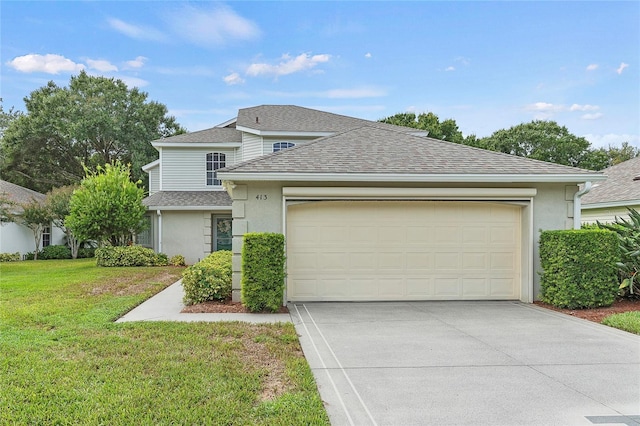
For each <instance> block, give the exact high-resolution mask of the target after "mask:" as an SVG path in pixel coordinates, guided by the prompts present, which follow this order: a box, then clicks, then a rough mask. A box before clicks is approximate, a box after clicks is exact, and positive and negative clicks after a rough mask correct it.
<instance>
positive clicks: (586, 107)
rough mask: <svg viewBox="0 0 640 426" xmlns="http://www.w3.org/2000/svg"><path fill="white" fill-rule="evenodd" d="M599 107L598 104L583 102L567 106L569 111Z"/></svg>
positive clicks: (597, 108)
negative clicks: (583, 103)
mask: <svg viewBox="0 0 640 426" xmlns="http://www.w3.org/2000/svg"><path fill="white" fill-rule="evenodd" d="M599 109H600V107H599V106H597V105H589V104H585V105H578V104H573V105H571V106H570V107H569V111H597V110H599Z"/></svg>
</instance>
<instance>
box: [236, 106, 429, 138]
mask: <svg viewBox="0 0 640 426" xmlns="http://www.w3.org/2000/svg"><path fill="white" fill-rule="evenodd" d="M236 126H240V127H244V128H249V129H253V130H256V131H267V132H310V133H314V132H316V133H337V132H344V131H346V130H351V129H355V128H358V127H362V126H371V127H376V128H381V129H389V130H396V131H406V132H409V133H418V132H422V133H426V132H425V131H422V130H419V129H414V128H411V127H402V126H395V125H393V124H386V123H380V122H377V121H370V120H364V119H362V118H355V117H348V116H346V115H340V114H334V113H331V112H325V111H318V110H315V109H310V108H304V107H300V106H296V105H260V106H255V107H250V108H243V109H241V110H239V111H238V119H237V121H236Z"/></svg>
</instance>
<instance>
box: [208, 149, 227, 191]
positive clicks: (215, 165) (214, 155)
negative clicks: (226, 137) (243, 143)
mask: <svg viewBox="0 0 640 426" xmlns="http://www.w3.org/2000/svg"><path fill="white" fill-rule="evenodd" d="M226 165H227V156H226V155H225V154H222V153H220V152H210V153H208V154H207V186H213V185H222V182H221V181H220V179H216V170H218V169H221V168H223V167H225V166H226Z"/></svg>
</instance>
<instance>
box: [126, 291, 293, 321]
mask: <svg viewBox="0 0 640 426" xmlns="http://www.w3.org/2000/svg"><path fill="white" fill-rule="evenodd" d="M183 297H184V290H183V288H182V282H181V281H178V282H176V283H174V284H171V285H170V286H169V287H167V288H166V289H164V290H162V291H161V292H160V293H158V294H156V295H155V296H153V297H151V298H150V299H147V300H146V301H144V302H142V304H140V305H138V306H137V307H135V308H133V309H132V310H131V311H129V312H127V313H126V314H125V315H124V316H122V317H121V318H119V319H118V320H117V321H116V322H131V321H182V322H197V321H203V322H217V321H244V322H250V323H276V322H291V316H290V315H289V314H200V313H198V314H183V313H181V311H182V310H183V309H184V304H183V303H182V298H183Z"/></svg>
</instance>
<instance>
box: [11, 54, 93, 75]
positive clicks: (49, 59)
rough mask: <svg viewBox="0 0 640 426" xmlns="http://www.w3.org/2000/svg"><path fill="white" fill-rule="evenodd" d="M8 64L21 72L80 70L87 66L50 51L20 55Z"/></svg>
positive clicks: (53, 72)
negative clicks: (43, 53) (47, 52)
mask: <svg viewBox="0 0 640 426" xmlns="http://www.w3.org/2000/svg"><path fill="white" fill-rule="evenodd" d="M7 65H9V66H10V67H12V68H14V69H15V70H17V71H20V72H29V73H31V72H44V73H47V74H59V73H60V72H78V71H81V70H83V69H84V68H85V66H84V65H83V64H77V63H75V62H73V61H72V60H71V59H67V58H65V57H64V56H61V55H54V54H50V53H49V54H46V55H37V54H30V55H24V56H18V57H15V58H13V59H12V60H11V61H9V62H7Z"/></svg>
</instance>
